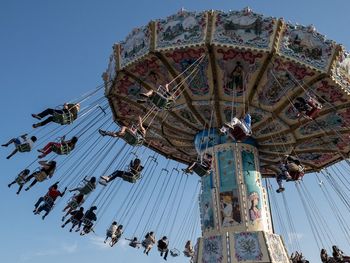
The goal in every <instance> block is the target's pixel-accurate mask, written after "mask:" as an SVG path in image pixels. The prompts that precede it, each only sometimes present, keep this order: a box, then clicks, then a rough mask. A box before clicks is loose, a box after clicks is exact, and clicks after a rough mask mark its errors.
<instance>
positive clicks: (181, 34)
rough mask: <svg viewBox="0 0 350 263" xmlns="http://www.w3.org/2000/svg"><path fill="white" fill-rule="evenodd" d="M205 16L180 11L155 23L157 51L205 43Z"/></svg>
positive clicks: (203, 14)
mask: <svg viewBox="0 0 350 263" xmlns="http://www.w3.org/2000/svg"><path fill="white" fill-rule="evenodd" d="M206 28H207V14H206V13H205V12H203V13H196V12H187V11H180V12H178V13H177V14H175V15H172V16H169V17H167V18H166V19H162V20H159V21H158V23H157V49H166V48H174V47H181V46H187V45H195V44H199V43H202V42H204V41H205V36H206Z"/></svg>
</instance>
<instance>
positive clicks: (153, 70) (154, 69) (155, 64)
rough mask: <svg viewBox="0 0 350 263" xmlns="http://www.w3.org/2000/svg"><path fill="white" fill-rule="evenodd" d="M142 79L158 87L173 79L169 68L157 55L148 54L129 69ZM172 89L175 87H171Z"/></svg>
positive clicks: (155, 87)
mask: <svg viewBox="0 0 350 263" xmlns="http://www.w3.org/2000/svg"><path fill="white" fill-rule="evenodd" d="M128 71H129V72H131V73H132V74H134V75H135V76H137V78H139V79H140V80H142V81H144V82H146V83H147V84H148V85H150V86H151V87H153V88H154V89H157V88H158V87H159V86H160V85H162V86H165V84H167V83H169V82H170V81H171V80H172V77H171V76H170V74H169V72H168V70H167V68H166V67H164V66H163V64H162V63H161V62H160V61H159V59H158V58H157V57H155V56H147V57H146V58H144V59H143V60H142V62H139V63H136V64H135V65H133V66H132V67H131V68H129V69H128ZM169 88H170V90H171V88H173V87H172V86H170V87H169Z"/></svg>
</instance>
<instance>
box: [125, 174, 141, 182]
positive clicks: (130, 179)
mask: <svg viewBox="0 0 350 263" xmlns="http://www.w3.org/2000/svg"><path fill="white" fill-rule="evenodd" d="M140 178H141V173H138V174H132V176H127V175H125V174H123V175H122V179H123V180H124V181H127V182H129V183H133V184H134V183H136V182H137V181H138V180H139V179H140Z"/></svg>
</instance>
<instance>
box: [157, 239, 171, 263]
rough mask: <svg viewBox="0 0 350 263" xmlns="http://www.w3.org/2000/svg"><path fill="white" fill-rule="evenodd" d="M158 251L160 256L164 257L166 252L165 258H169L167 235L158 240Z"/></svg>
mask: <svg viewBox="0 0 350 263" xmlns="http://www.w3.org/2000/svg"><path fill="white" fill-rule="evenodd" d="M157 247H158V251H159V252H160V256H161V257H163V254H164V257H163V258H164V260H166V259H167V257H168V253H169V248H168V247H169V240H168V238H167V237H166V236H164V237H162V239H159V240H158V244H157Z"/></svg>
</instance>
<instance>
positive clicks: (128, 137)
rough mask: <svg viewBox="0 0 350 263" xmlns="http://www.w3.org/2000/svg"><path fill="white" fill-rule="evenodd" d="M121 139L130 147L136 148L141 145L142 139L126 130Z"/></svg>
mask: <svg viewBox="0 0 350 263" xmlns="http://www.w3.org/2000/svg"><path fill="white" fill-rule="evenodd" d="M122 138H123V140H124V141H126V142H127V143H128V144H130V145H131V146H137V145H141V144H142V143H143V137H142V136H141V135H140V134H138V133H137V132H136V133H132V132H131V131H129V130H128V129H127V130H126V131H125V134H124V135H123V137H122Z"/></svg>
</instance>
